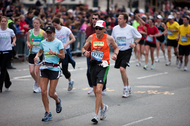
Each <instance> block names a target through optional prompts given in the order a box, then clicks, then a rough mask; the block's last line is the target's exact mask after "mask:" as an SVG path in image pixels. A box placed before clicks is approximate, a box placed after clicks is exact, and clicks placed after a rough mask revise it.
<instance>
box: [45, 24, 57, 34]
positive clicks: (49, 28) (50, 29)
mask: <svg viewBox="0 0 190 126" xmlns="http://www.w3.org/2000/svg"><path fill="white" fill-rule="evenodd" d="M45 30H46V32H51V33H52V32H54V33H55V28H54V27H53V26H52V25H49V26H47V27H46V29H45Z"/></svg>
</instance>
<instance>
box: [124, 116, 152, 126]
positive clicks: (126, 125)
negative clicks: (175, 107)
mask: <svg viewBox="0 0 190 126" xmlns="http://www.w3.org/2000/svg"><path fill="white" fill-rule="evenodd" d="M152 118H153V117H148V118H144V119H141V120H137V121H134V122H131V123H128V124H125V125H123V126H130V125H133V124H137V123H140V122H143V121H146V120H150V119H152Z"/></svg>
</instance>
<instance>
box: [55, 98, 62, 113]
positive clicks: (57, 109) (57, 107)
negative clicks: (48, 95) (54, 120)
mask: <svg viewBox="0 0 190 126" xmlns="http://www.w3.org/2000/svg"><path fill="white" fill-rule="evenodd" d="M61 111H62V106H61V99H60V98H59V103H56V112H57V113H60V112H61Z"/></svg>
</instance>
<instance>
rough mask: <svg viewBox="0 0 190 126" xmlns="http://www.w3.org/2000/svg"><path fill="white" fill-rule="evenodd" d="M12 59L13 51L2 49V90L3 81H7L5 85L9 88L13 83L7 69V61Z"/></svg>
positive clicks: (1, 86)
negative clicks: (3, 50)
mask: <svg viewBox="0 0 190 126" xmlns="http://www.w3.org/2000/svg"><path fill="white" fill-rule="evenodd" d="M10 59H11V52H10V51H8V52H2V51H0V67H1V74H0V90H1V91H2V88H3V82H5V87H6V88H9V87H10V85H11V81H10V77H9V73H8V71H7V63H8V62H9V61H10Z"/></svg>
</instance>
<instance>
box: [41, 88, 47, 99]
mask: <svg viewBox="0 0 190 126" xmlns="http://www.w3.org/2000/svg"><path fill="white" fill-rule="evenodd" d="M41 95H42V97H44V96H47V91H45V90H42V89H41Z"/></svg>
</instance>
